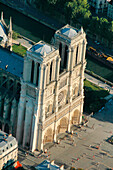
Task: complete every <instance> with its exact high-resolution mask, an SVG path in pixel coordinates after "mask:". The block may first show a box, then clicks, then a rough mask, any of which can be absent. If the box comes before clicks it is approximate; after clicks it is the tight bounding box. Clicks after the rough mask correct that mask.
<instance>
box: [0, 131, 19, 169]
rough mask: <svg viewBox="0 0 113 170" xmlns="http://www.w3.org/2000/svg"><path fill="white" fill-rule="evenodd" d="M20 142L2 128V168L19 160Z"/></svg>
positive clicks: (0, 166) (0, 135)
mask: <svg viewBox="0 0 113 170" xmlns="http://www.w3.org/2000/svg"><path fill="white" fill-rule="evenodd" d="M17 155H18V144H17V141H16V138H14V137H13V136H12V135H8V134H7V133H4V132H3V131H1V130H0V169H2V168H3V167H4V168H5V169H6V168H7V167H8V166H10V165H11V164H13V163H15V162H16V161H17Z"/></svg>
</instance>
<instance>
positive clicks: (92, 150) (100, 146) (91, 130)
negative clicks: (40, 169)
mask: <svg viewBox="0 0 113 170" xmlns="http://www.w3.org/2000/svg"><path fill="white" fill-rule="evenodd" d="M88 119H89V122H88V124H87V126H85V127H81V128H78V129H77V128H76V127H73V128H72V129H73V131H74V134H73V135H71V134H65V137H64V135H61V136H60V144H54V145H53V146H52V145H46V148H48V147H50V146H51V147H50V148H49V149H48V152H47V154H44V153H42V154H40V153H39V152H35V156H32V155H30V153H29V155H27V156H25V154H24V153H23V152H22V151H19V161H20V162H21V163H22V165H23V166H24V168H25V169H31V167H33V166H36V165H37V164H39V163H41V162H42V161H43V160H45V159H49V160H53V159H54V160H55V163H57V164H59V165H61V164H64V165H65V168H66V169H70V167H71V166H74V167H76V168H83V169H85V170H98V169H99V170H106V169H113V145H112V144H110V143H108V141H107V140H108V138H110V137H111V136H112V135H113V100H110V101H109V102H108V103H107V104H106V106H105V108H104V110H102V111H101V112H98V113H96V114H94V116H93V117H91V116H89V117H88Z"/></svg>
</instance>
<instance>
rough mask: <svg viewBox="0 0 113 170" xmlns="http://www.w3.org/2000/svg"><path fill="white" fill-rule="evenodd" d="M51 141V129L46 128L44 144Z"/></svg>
mask: <svg viewBox="0 0 113 170" xmlns="http://www.w3.org/2000/svg"><path fill="white" fill-rule="evenodd" d="M51 142H53V131H52V129H51V128H49V129H47V131H46V133H45V135H44V144H45V143H51Z"/></svg>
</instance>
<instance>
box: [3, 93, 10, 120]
mask: <svg viewBox="0 0 113 170" xmlns="http://www.w3.org/2000/svg"><path fill="white" fill-rule="evenodd" d="M9 102H10V100H9V98H8V96H6V97H5V101H4V112H3V118H4V119H8V116H9V115H8V114H9V108H10V103H9Z"/></svg>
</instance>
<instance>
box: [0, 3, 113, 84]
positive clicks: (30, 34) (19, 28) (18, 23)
mask: <svg viewBox="0 0 113 170" xmlns="http://www.w3.org/2000/svg"><path fill="white" fill-rule="evenodd" d="M1 11H3V12H4V19H5V21H6V23H7V24H8V23H9V18H10V16H12V20H13V30H14V31H16V32H18V33H20V34H21V35H23V36H25V37H27V38H29V39H31V40H33V41H35V42H38V41H39V40H44V41H46V42H48V43H49V42H50V41H51V38H52V36H53V35H54V32H55V31H54V30H52V29H51V28H49V27H47V26H45V25H43V24H41V23H39V22H37V21H35V20H33V19H31V18H29V17H27V16H25V15H23V14H21V13H20V12H17V11H16V10H14V9H11V8H9V7H7V6H5V5H3V4H1V3H0V12H1ZM86 59H87V66H86V68H87V69H88V70H91V71H93V72H94V73H96V74H98V75H100V76H102V77H104V78H106V79H108V80H109V81H112V82H113V70H112V69H109V68H107V67H106V66H104V65H103V64H101V63H99V62H98V61H96V60H95V59H93V58H91V57H88V56H86Z"/></svg>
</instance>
